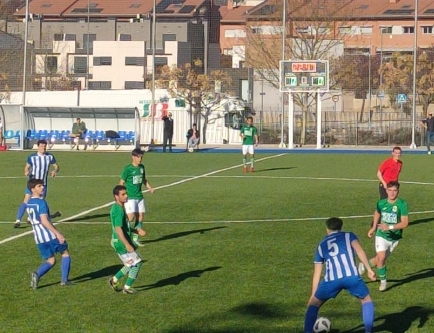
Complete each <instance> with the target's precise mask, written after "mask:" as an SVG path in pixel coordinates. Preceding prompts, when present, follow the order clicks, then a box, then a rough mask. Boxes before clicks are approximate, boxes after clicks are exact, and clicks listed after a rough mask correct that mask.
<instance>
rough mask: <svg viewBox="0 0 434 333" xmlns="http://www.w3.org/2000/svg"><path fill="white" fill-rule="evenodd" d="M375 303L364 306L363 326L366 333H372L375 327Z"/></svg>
mask: <svg viewBox="0 0 434 333" xmlns="http://www.w3.org/2000/svg"><path fill="white" fill-rule="evenodd" d="M374 312H375V311H374V303H372V302H366V303H363V304H362V317H363V324H364V325H365V332H367V333H370V332H372V327H373V326H374V318H375V316H374Z"/></svg>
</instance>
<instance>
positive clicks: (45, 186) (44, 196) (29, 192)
mask: <svg viewBox="0 0 434 333" xmlns="http://www.w3.org/2000/svg"><path fill="white" fill-rule="evenodd" d="M47 192H48V186H47V185H44V192H42V199H45V198H46V197H47ZM25 193H26V194H29V195H32V191H30V190H29V189H28V188H27V187H26V192H25Z"/></svg>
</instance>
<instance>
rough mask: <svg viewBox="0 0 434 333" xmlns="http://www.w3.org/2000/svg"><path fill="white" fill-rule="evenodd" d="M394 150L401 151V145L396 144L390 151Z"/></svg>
mask: <svg viewBox="0 0 434 333" xmlns="http://www.w3.org/2000/svg"><path fill="white" fill-rule="evenodd" d="M395 150H399V151H400V152H402V149H401V147H398V146H396V147H393V149H392V151H395Z"/></svg>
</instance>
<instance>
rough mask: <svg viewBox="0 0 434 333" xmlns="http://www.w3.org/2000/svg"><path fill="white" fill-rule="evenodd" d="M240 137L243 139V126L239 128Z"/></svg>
mask: <svg viewBox="0 0 434 333" xmlns="http://www.w3.org/2000/svg"><path fill="white" fill-rule="evenodd" d="M240 138H241V139H244V133H243V126H241V128H240Z"/></svg>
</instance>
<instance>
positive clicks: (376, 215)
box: [368, 209, 381, 238]
mask: <svg viewBox="0 0 434 333" xmlns="http://www.w3.org/2000/svg"><path fill="white" fill-rule="evenodd" d="M380 219H381V215H380V212H379V211H378V209H376V210H375V212H374V217H373V220H372V227H371V229H369V231H368V237H369V238H371V237H372V236H373V235H374V233H375V230H377V226H378V224H379V223H380Z"/></svg>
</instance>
